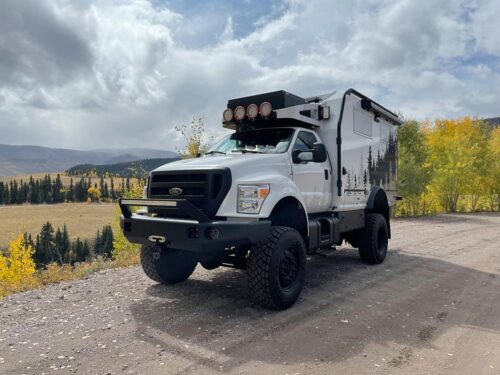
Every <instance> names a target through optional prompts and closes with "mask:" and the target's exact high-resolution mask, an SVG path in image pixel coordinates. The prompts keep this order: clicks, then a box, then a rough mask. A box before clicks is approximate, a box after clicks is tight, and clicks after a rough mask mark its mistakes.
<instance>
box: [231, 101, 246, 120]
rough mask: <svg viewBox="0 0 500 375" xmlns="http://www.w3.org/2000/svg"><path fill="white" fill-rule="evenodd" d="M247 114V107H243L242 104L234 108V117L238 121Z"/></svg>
mask: <svg viewBox="0 0 500 375" xmlns="http://www.w3.org/2000/svg"><path fill="white" fill-rule="evenodd" d="M245 114H246V111H245V107H242V106H241V105H240V106H238V107H236V108H235V109H234V119H235V120H236V121H241V120H243V119H244V118H245Z"/></svg>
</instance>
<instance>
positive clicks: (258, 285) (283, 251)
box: [247, 226, 306, 310]
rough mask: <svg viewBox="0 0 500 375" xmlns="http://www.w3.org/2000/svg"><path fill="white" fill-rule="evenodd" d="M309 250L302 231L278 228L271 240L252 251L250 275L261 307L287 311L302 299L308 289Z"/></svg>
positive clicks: (248, 272) (251, 292)
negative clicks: (304, 288) (303, 293)
mask: <svg viewBox="0 0 500 375" xmlns="http://www.w3.org/2000/svg"><path fill="white" fill-rule="evenodd" d="M305 271H306V250H305V245H304V241H303V239H302V236H301V235H300V233H299V232H297V231H296V230H295V229H292V228H288V227H278V226H274V227H272V228H271V235H270V237H269V238H268V239H267V240H265V241H262V242H260V243H258V244H255V245H254V246H252V248H251V249H250V253H249V255H248V259H247V275H248V285H249V289H250V295H251V297H252V300H253V301H254V302H256V303H257V304H259V305H261V306H263V307H266V308H270V309H274V310H284V309H287V308H289V307H290V306H292V305H293V304H294V303H295V302H296V301H297V299H298V298H299V295H300V292H301V291H302V288H303V286H304V281H305Z"/></svg>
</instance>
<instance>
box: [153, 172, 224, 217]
mask: <svg viewBox="0 0 500 375" xmlns="http://www.w3.org/2000/svg"><path fill="white" fill-rule="evenodd" d="M230 187H231V171H230V170H229V169H228V168H224V169H216V170H204V171H200V170H196V171H189V170H184V171H157V172H151V176H150V180H149V186H148V197H149V198H151V199H186V200H188V201H190V202H191V203H192V204H193V205H194V206H196V207H197V208H198V209H200V210H201V211H203V212H205V214H206V215H208V216H210V217H213V216H215V214H216V213H217V210H218V209H219V206H220V205H221V203H222V201H223V199H224V197H225V196H226V194H227V192H228V191H229V188H230ZM173 188H177V189H181V190H182V193H181V194H178V195H175V194H172V192H173V190H172V189H173ZM174 190H175V189H174ZM151 212H155V213H157V214H158V215H159V216H163V217H183V214H182V213H180V212H175V211H174V210H168V209H154V211H151Z"/></svg>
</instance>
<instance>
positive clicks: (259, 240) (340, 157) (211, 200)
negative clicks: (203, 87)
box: [120, 89, 401, 309]
mask: <svg viewBox="0 0 500 375" xmlns="http://www.w3.org/2000/svg"><path fill="white" fill-rule="evenodd" d="M400 124H401V120H400V119H399V118H398V116H397V115H396V114H394V113H393V112H391V111H389V110H388V109H386V108H385V107H383V106H381V105H380V104H378V103H376V102H375V101H373V100H371V99H370V98H368V97H366V96H365V95H363V94H361V93H359V92H357V91H356V90H353V89H350V90H347V91H346V92H345V93H343V94H340V95H335V94H331V95H327V96H318V97H312V98H301V97H298V96H295V95H292V94H290V93H287V92H285V91H277V92H272V93H266V94H261V95H254V96H249V97H244V98H238V99H232V100H229V101H228V105H227V109H226V110H225V111H224V114H223V126H224V127H225V128H227V129H231V130H233V133H232V134H231V135H229V136H227V137H225V138H224V139H223V140H221V141H220V142H218V143H217V144H215V145H214V146H213V147H212V149H211V150H209V151H208V152H207V153H206V154H205V155H204V156H203V157H198V158H195V159H187V160H181V161H178V162H174V163H170V164H166V165H164V166H162V167H160V168H158V169H156V170H154V171H152V172H151V174H150V176H149V179H148V187H147V189H146V192H145V197H144V199H142V200H130V199H129V200H122V201H121V202H120V207H121V208H122V212H123V216H122V228H123V232H124V234H125V236H126V237H127V238H128V239H129V240H130V241H132V242H136V243H141V244H143V250H142V254H141V255H142V258H141V259H143V268H144V270H145V272H146V273H147V274H148V276H150V277H151V278H152V279H154V280H157V281H160V282H164V283H173V282H179V281H182V280H185V279H186V278H187V277H189V275H190V274H191V272H192V271H193V270H194V267H195V266H196V264H197V263H198V262H199V263H201V265H202V266H204V267H205V268H208V269H212V268H215V267H218V266H220V265H225V266H231V267H236V268H242V269H246V270H247V272H248V273H249V275H250V278H249V283H250V291H251V294H252V298H254V300H255V301H256V302H258V303H260V304H261V305H263V306H266V307H270V308H276V309H282V308H287V307H289V306H291V305H292V304H293V303H294V302H295V301H296V299H297V298H298V295H299V294H300V290H301V288H302V285H303V282H304V275H305V273H304V270H305V254H306V253H309V254H319V255H329V254H331V253H333V251H334V250H335V246H336V245H340V244H341V243H342V242H343V241H346V242H348V243H350V244H351V245H352V246H353V247H356V248H358V249H359V253H360V256H361V258H362V259H363V260H364V261H366V262H368V263H381V262H382V261H383V260H384V258H385V256H386V252H387V243H388V238H390V234H391V232H390V210H391V207H393V205H394V203H395V201H396V200H398V199H400V197H398V195H397V192H396V177H397V147H396V138H397V127H398V125H400ZM134 205H139V206H140V205H143V206H146V209H145V210H143V211H140V212H139V213H137V214H133V213H132V211H131V210H130V209H129V206H134ZM172 267H173V268H172ZM179 270H180V271H179Z"/></svg>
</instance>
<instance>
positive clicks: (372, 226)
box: [359, 214, 389, 264]
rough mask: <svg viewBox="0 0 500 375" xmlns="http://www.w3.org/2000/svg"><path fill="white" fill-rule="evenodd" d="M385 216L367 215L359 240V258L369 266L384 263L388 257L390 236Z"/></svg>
mask: <svg viewBox="0 0 500 375" xmlns="http://www.w3.org/2000/svg"><path fill="white" fill-rule="evenodd" d="M388 233H389V232H388V230H387V222H386V221H385V218H384V216H383V215H380V214H367V215H366V218H365V227H364V228H363V229H362V230H361V233H360V238H359V256H360V257H361V260H363V262H366V263H368V264H379V263H382V262H383V261H384V259H385V256H386V255H387V246H388V244H389V236H388Z"/></svg>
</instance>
